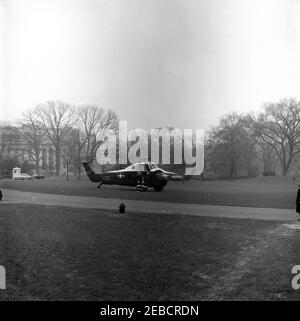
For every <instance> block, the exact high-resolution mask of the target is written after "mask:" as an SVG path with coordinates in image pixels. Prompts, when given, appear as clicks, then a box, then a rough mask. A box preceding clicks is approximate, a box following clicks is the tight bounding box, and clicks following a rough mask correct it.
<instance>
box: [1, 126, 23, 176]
mask: <svg viewBox="0 0 300 321" xmlns="http://www.w3.org/2000/svg"><path fill="white" fill-rule="evenodd" d="M19 142H20V131H19V129H18V128H17V127H16V126H12V125H10V124H8V123H1V124H0V172H1V174H5V175H8V174H9V173H10V171H11V169H12V168H13V167H14V166H16V165H18V160H17V159H18V154H19V153H20V152H22V151H21V150H16V146H18V143H19Z"/></svg>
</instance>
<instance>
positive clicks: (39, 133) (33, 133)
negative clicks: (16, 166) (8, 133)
mask: <svg viewBox="0 0 300 321" xmlns="http://www.w3.org/2000/svg"><path fill="white" fill-rule="evenodd" d="M20 128H21V131H22V134H23V135H22V136H23V139H24V141H25V151H26V152H27V154H28V155H29V157H30V159H31V160H32V161H33V162H34V164H35V170H36V172H37V174H39V173H40V161H41V160H42V147H43V144H44V142H45V135H44V134H43V130H42V126H41V123H40V121H39V117H38V113H37V112H36V111H35V110H29V111H27V112H25V113H24V114H23V119H22V121H21V123H20Z"/></svg>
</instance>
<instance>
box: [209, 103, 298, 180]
mask: <svg viewBox="0 0 300 321" xmlns="http://www.w3.org/2000/svg"><path fill="white" fill-rule="evenodd" d="M299 153H300V102H299V101H298V100H296V99H295V98H286V99H282V100H280V101H279V102H276V103H267V104H265V105H264V106H263V108H262V111H261V112H260V113H259V114H258V115H255V114H253V113H249V114H246V115H245V114H244V115H241V114H237V113H231V114H229V115H226V116H224V117H222V118H221V120H220V122H219V124H218V125H217V126H215V127H214V128H212V129H211V130H210V131H209V133H208V135H207V139H206V145H205V170H204V175H205V176H214V177H224V178H235V177H240V176H256V175H258V174H260V172H262V174H263V175H274V174H275V172H276V170H277V169H279V170H280V173H281V174H282V175H287V174H288V173H289V172H292V173H293V174H295V173H297V170H298V163H299V159H298V155H299Z"/></svg>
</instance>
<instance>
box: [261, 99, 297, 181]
mask: <svg viewBox="0 0 300 321" xmlns="http://www.w3.org/2000/svg"><path fill="white" fill-rule="evenodd" d="M256 132H257V135H258V136H259V137H260V140H261V141H262V142H263V143H264V144H266V145H268V146H270V147H271V149H273V150H274V151H275V153H276V155H277V157H278V159H279V160H280V163H281V168H282V175H287V173H288V170H289V168H290V166H291V164H292V161H293V159H294V158H295V156H296V155H297V154H298V153H299V152H300V102H299V101H297V100H296V99H294V98H286V99H283V100H281V101H279V102H278V103H269V104H266V105H265V106H264V110H263V112H262V113H261V114H260V115H259V117H258V121H257V126H256Z"/></svg>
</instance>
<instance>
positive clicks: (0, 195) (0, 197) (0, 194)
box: [0, 190, 3, 202]
mask: <svg viewBox="0 0 300 321" xmlns="http://www.w3.org/2000/svg"><path fill="white" fill-rule="evenodd" d="M2 197H3V194H2V191H1V190H0V202H1V201H2Z"/></svg>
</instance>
